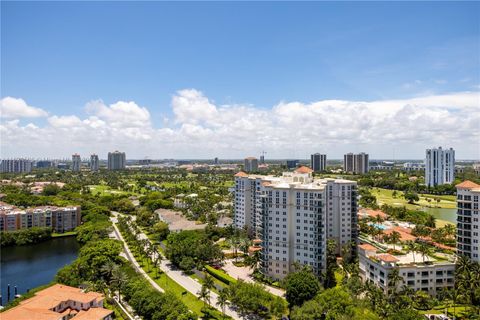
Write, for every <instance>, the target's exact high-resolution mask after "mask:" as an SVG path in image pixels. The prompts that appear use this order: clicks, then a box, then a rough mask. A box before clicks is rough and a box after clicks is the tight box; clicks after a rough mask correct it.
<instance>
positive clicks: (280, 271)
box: [234, 167, 357, 279]
mask: <svg viewBox="0 0 480 320" xmlns="http://www.w3.org/2000/svg"><path fill="white" fill-rule="evenodd" d="M234 210H235V219H234V225H235V226H236V227H237V228H246V229H247V230H249V231H250V233H251V234H253V235H254V236H256V237H258V238H260V239H261V240H262V255H261V256H262V262H261V266H262V267H261V269H262V271H263V273H264V274H266V275H267V276H269V277H271V278H275V279H282V278H284V277H285V276H286V275H287V274H288V273H289V272H291V271H293V266H292V265H293V263H294V262H298V263H299V264H301V265H310V266H311V267H312V268H313V270H314V271H315V273H316V274H318V275H320V274H321V272H323V271H325V268H326V241H327V239H334V240H335V241H336V242H337V243H338V244H339V246H338V248H339V250H338V253H339V252H340V247H341V245H345V244H347V243H349V242H350V241H354V242H355V243H356V241H357V226H356V222H357V220H356V219H357V217H356V211H357V207H356V182H353V181H347V180H335V179H318V180H314V179H313V177H312V171H311V170H310V169H309V168H306V167H300V168H298V169H297V170H296V171H295V172H285V173H284V174H283V176H281V177H275V176H260V175H247V174H246V173H243V172H240V173H238V174H237V175H236V177H235V209H234Z"/></svg>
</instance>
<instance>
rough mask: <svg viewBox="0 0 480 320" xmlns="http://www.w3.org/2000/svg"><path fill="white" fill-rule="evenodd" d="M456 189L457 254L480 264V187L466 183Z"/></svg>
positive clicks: (469, 182)
mask: <svg viewBox="0 0 480 320" xmlns="http://www.w3.org/2000/svg"><path fill="white" fill-rule="evenodd" d="M456 187H457V253H458V254H459V255H464V256H467V257H469V258H470V259H472V260H473V261H476V262H480V250H479V249H480V243H479V242H480V236H479V234H480V222H479V219H480V211H479V206H480V202H479V201H480V185H478V184H476V183H473V182H471V181H464V182H462V183H460V184H458V185H457V186H456Z"/></svg>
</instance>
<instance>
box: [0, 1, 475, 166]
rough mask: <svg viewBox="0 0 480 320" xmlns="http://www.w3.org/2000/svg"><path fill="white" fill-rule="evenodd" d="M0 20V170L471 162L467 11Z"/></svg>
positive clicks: (311, 8) (200, 8) (207, 7)
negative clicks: (358, 160)
mask: <svg viewBox="0 0 480 320" xmlns="http://www.w3.org/2000/svg"><path fill="white" fill-rule="evenodd" d="M1 8H2V10H1V18H2V19H1V27H2V37H1V64H2V68H1V78H2V81H1V96H0V98H1V100H0V114H1V120H0V157H1V158H11V157H35V158H43V157H56V158H62V157H68V156H69V155H71V154H73V153H79V154H81V155H83V157H88V156H89V155H90V154H92V153H95V154H98V155H99V157H100V158H101V159H104V157H106V154H107V152H108V151H111V150H117V149H118V150H122V151H124V152H125V153H126V154H127V158H128V159H142V158H145V157H149V158H151V159H163V158H175V159H210V158H214V157H219V158H220V159H222V158H223V159H243V158H245V157H246V156H255V157H257V158H259V157H260V156H261V152H262V151H263V150H265V151H266V152H267V153H266V154H265V158H266V159H308V158H309V157H310V155H311V154H313V153H316V152H319V153H322V154H327V155H328V159H341V158H342V157H343V155H344V154H346V153H349V152H353V153H360V152H365V153H368V154H370V157H371V159H423V158H424V153H425V149H427V148H434V147H438V146H443V147H453V148H454V149H455V150H456V157H457V159H472V160H475V159H480V143H478V141H480V125H479V123H480V74H479V73H478V70H479V69H480V61H479V59H478V56H479V55H480V52H479V48H480V40H479V39H480V22H479V19H478V12H479V11H480V3H478V2H455V3H452V2H440V3H435V4H434V5H432V3H412V2H409V3H401V2H397V3H378V2H377V3H349V2H339V3H333V2H319V3H288V2H282V3H269V2H263V3H249V4H248V5H247V4H244V3H220V2H216V3H215V2H214V3H188V4H187V3H181V2H180V3H166V2H142V3H135V4H133V3H131V2H82V3H80V2H49V3H46V2H5V1H4V2H2V3H1ZM412 11H415V13H416V14H415V15H412V14H411V13H412ZM106 16H108V17H109V19H105V17H106ZM127 22H128V23H127ZM247 22H248V23H247Z"/></svg>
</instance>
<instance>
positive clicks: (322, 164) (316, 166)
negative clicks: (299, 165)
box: [310, 153, 327, 172]
mask: <svg viewBox="0 0 480 320" xmlns="http://www.w3.org/2000/svg"><path fill="white" fill-rule="evenodd" d="M310 167H311V168H312V170H313V171H314V172H321V171H325V169H326V168H327V155H326V154H320V153H315V154H312V155H311V156H310Z"/></svg>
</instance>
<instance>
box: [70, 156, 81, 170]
mask: <svg viewBox="0 0 480 320" xmlns="http://www.w3.org/2000/svg"><path fill="white" fill-rule="evenodd" d="M81 164H82V159H80V155H79V154H78V153H75V154H73V155H72V171H80V166H81Z"/></svg>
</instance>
